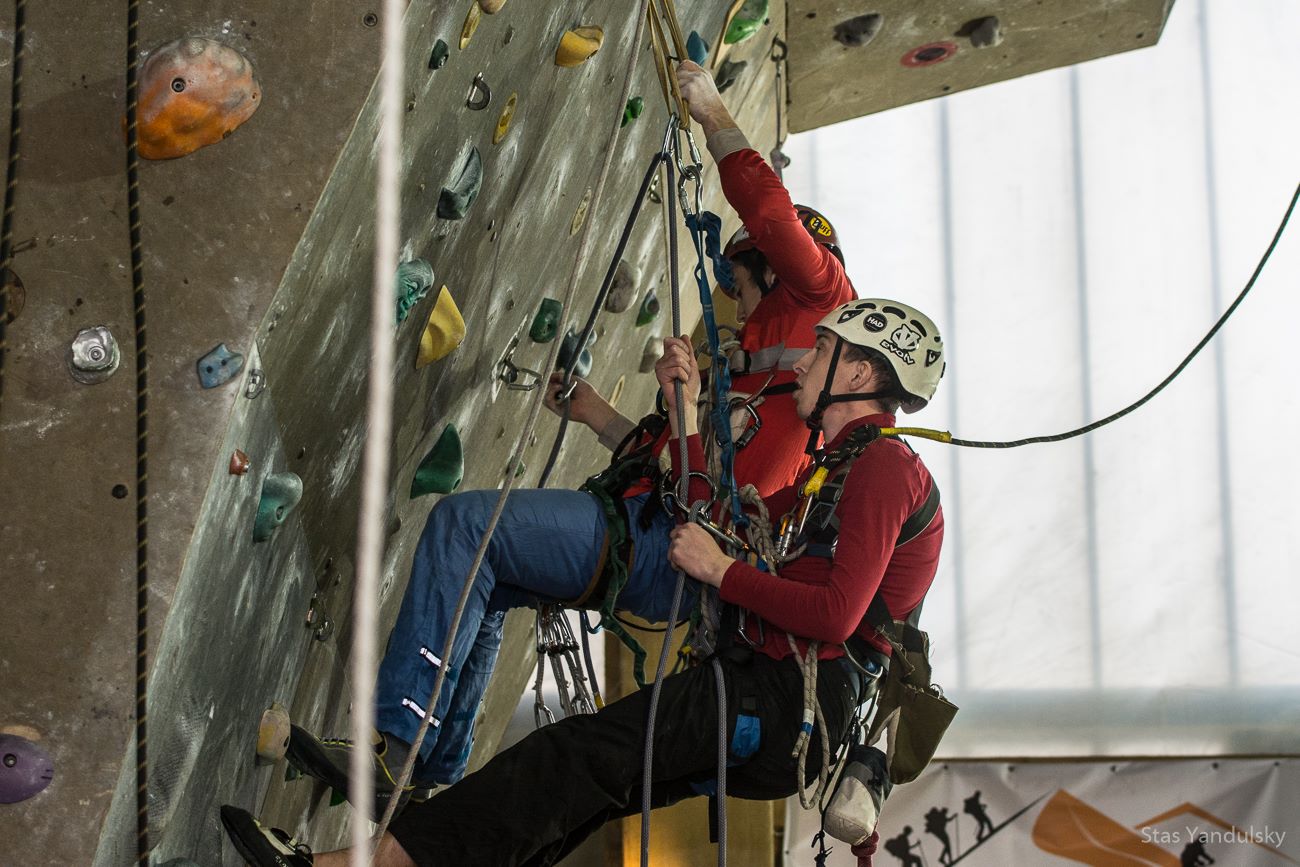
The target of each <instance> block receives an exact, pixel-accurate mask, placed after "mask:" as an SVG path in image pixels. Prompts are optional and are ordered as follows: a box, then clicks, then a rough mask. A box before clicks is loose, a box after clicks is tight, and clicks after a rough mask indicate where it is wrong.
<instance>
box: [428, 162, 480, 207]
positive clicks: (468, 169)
mask: <svg viewBox="0 0 1300 867" xmlns="http://www.w3.org/2000/svg"><path fill="white" fill-rule="evenodd" d="M482 187H483V158H482V157H481V156H479V153H478V148H470V150H469V153H468V154H467V155H466V156H465V162H464V163H463V164H462V165H461V167H460V173H459V174H458V175H457V176H456V180H455V181H453V182H452V183H451V184H450V185H449V186H445V187H443V188H442V193H441V195H439V196H438V216H439V217H442V218H443V219H444V220H460V219H464V217H465V215H466V214H467V213H469V208H470V205H472V204H474V200H475V199H476V198H478V191H479V190H480V189H482Z"/></svg>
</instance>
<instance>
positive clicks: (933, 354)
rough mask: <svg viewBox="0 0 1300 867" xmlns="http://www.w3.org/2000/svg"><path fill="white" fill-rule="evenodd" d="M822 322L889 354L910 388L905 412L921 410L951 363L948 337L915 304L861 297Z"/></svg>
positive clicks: (831, 329) (853, 340)
mask: <svg viewBox="0 0 1300 867" xmlns="http://www.w3.org/2000/svg"><path fill="white" fill-rule="evenodd" d="M817 327H818V328H824V329H826V330H827V331H829V332H831V333H832V334H834V335H836V336H838V337H841V338H843V339H844V341H845V342H847V343H855V344H857V345H858V346H865V347H867V348H868V349H874V350H876V351H877V352H879V353H880V354H881V355H883V356H885V358H886V360H888V361H889V362H890V364H891V365H893V368H894V372H895V373H896V374H898V382H899V384H900V385H902V386H903V391H905V392H907V395H908V399H906V400H904V401H903V405H902V409H903V411H904V412H916V411H917V410H918V409H921V408H923V407H924V406H925V405H926V404H927V403H929V402H930V398H932V397H934V391H935V389H936V388H938V387H939V379H940V377H942V376H943V372H944V369H945V367H946V366H947V363H946V362H945V361H944V357H943V338H942V337H940V336H939V327H938V326H937V325H935V324H934V320H933V319H931V318H930V317H929V316H926V315H925V314H924V313H922V312H921V311H920V310H917V309H916V308H915V307H912V306H910V305H907V304H903V303H902V302H899V301H890V300H889V299H887V298H862V299H859V300H857V301H850V302H849V303H847V304H842V305H840V306H839V307H837V308H835V309H834V310H832V311H831V312H830V313H828V314H826V316H825V318H823V319H822V321H821V322H818V323H817Z"/></svg>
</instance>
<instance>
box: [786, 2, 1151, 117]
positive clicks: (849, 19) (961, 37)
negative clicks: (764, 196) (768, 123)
mask: <svg viewBox="0 0 1300 867" xmlns="http://www.w3.org/2000/svg"><path fill="white" fill-rule="evenodd" d="M1172 6H1173V0H1106V2H1098V3H1061V2H1053V0H1047V2H1043V0H994V2H987V0H958V2H943V0H922V2H917V0H876V2H869V3H864V2H844V0H791V2H790V3H789V16H788V24H787V26H788V30H789V37H790V38H789V45H790V129H791V131H793V132H802V131H804V130H810V129H816V128H817V127H819V126H826V125H827V124H832V123H837V122H839V121H842V120H848V119H849V118H854V117H862V116H863V115H866V114H872V113H874V112H877V111H884V110H885V109H888V108H895V107H897V106H901V105H908V104H910V103H913V102H920V101H921V100H925V99H932V98H934V97H936V96H943V95H944V94H947V93H956V92H958V91H962V90H969V89H970V88H972V87H979V86H981V85H985V84H992V83H993V82H996V81H1005V80H1007V79H1009V78H1016V77H1018V76H1021V75H1028V74H1029V73H1031V72H1041V71H1042V70H1044V69H1054V68H1056V67H1059V66H1069V65H1070V64H1074V63H1082V62H1083V61H1085V60H1092V59H1094V58H1097V57H1105V56H1106V55H1108V54H1118V53H1119V52H1121V51H1130V50H1132V49H1134V48H1145V47H1147V46H1150V45H1155V44H1156V41H1157V40H1158V39H1159V38H1160V33H1161V31H1162V30H1163V29H1164V26H1165V21H1166V20H1167V19H1168V18H1169V10H1170V8H1171V7H1172ZM868 16H879V18H878V20H877V21H875V22H874V23H870V25H871V26H869V22H867V21H864V20H863V19H865V18H867V17H868ZM990 17H991V18H994V19H996V20H995V22H988V21H987V20H986V19H988V18H990ZM981 25H983V26H981ZM994 25H995V26H994ZM994 34H995V35H994ZM989 36H992V38H991V39H990V38H988V37H989ZM837 37H838V38H837Z"/></svg>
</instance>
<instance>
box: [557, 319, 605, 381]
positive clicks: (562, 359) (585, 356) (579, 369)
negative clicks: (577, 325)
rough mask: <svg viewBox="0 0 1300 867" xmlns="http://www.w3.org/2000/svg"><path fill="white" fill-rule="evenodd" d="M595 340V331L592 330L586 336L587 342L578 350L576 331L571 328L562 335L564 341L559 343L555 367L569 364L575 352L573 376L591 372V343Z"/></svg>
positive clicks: (565, 366)
mask: <svg viewBox="0 0 1300 867" xmlns="http://www.w3.org/2000/svg"><path fill="white" fill-rule="evenodd" d="M595 342H596V333H595V332H594V331H593V332H592V333H591V334H590V335H588V337H587V343H586V345H585V346H583V347H582V351H581V352H578V332H576V331H574V330H573V329H572V328H570V329H569V331H568V333H567V334H565V335H564V341H563V342H562V343H561V344H560V353H559V355H558V356H556V359H555V366H556V369H564V368H567V367H568V366H569V362H570V361H572V359H573V355H574V353H575V352H577V353H578V360H577V361H576V362H574V364H573V375H574V376H586V375H587V374H589V373H591V348H590V347H591V344H593V343H595Z"/></svg>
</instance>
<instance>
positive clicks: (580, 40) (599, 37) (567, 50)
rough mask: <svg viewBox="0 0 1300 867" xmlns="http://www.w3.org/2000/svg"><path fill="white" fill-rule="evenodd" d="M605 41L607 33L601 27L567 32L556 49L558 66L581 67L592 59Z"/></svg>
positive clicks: (579, 28)
mask: <svg viewBox="0 0 1300 867" xmlns="http://www.w3.org/2000/svg"><path fill="white" fill-rule="evenodd" d="M604 41H605V31H604V30H603V29H601V28H600V27H595V26H587V27H575V28H574V29H572V30H566V31H565V33H564V35H563V36H561V37H560V44H559V45H558V46H556V48H555V65H556V66H566V67H572V66H581V65H582V64H584V63H586V62H587V61H588V60H590V59H591V58H592V56H593V55H595V53H596V52H597V51H599V50H600V45H601V43H602V42H604Z"/></svg>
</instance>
